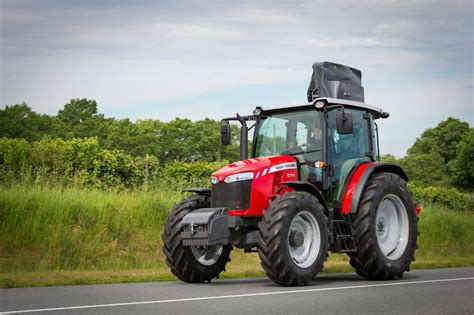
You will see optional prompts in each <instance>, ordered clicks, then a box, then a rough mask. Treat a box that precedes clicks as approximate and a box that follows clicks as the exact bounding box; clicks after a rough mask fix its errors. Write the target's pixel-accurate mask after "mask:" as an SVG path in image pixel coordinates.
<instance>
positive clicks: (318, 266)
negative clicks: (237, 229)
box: [258, 192, 329, 286]
mask: <svg viewBox="0 0 474 315" xmlns="http://www.w3.org/2000/svg"><path fill="white" fill-rule="evenodd" d="M259 228H260V234H259V237H258V245H259V246H258V255H259V256H260V260H261V263H262V267H263V269H264V270H265V271H266V273H267V276H268V277H269V278H270V279H271V280H273V281H274V282H275V283H277V284H280V285H283V286H300V285H307V284H308V282H309V281H310V280H312V279H314V278H315V277H316V275H317V274H318V273H319V272H320V271H321V270H322V269H323V264H324V262H325V261H326V259H327V251H328V247H329V237H328V235H329V231H328V220H327V217H326V215H325V214H324V208H323V206H322V205H321V203H320V202H319V201H318V199H317V198H316V197H314V196H313V195H311V194H309V193H307V192H289V193H286V194H285V195H283V196H282V197H277V199H275V201H273V202H272V203H271V205H270V208H269V209H267V210H265V211H264V212H263V218H262V220H261V221H260V223H259Z"/></svg>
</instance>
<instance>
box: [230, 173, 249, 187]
mask: <svg viewBox="0 0 474 315" xmlns="http://www.w3.org/2000/svg"><path fill="white" fill-rule="evenodd" d="M252 178H253V172H246V173H240V174H234V175H229V176H227V177H226V178H225V179H224V182H226V183H228V184H229V183H233V182H240V181H242V180H250V179H252Z"/></svg>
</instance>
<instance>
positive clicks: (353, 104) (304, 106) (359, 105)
mask: <svg viewBox="0 0 474 315" xmlns="http://www.w3.org/2000/svg"><path fill="white" fill-rule="evenodd" d="M317 101H325V102H327V103H328V104H341V105H344V106H348V107H353V108H362V109H366V110H369V111H372V112H374V113H378V114H382V113H383V110H382V109H381V108H380V107H377V106H373V105H369V104H365V103H361V102H356V101H350V100H344V99H338V98H330V97H320V98H317V99H315V100H314V101H312V102H311V103H303V104H297V105H290V106H285V107H266V106H258V107H260V108H261V109H262V111H263V112H267V113H268V114H270V113H281V112H287V111H292V110H294V109H299V108H300V109H302V110H303V109H307V108H311V107H313V108H314V104H315V103H316V102H317Z"/></svg>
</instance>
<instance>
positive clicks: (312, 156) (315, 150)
mask: <svg viewBox="0 0 474 315" xmlns="http://www.w3.org/2000/svg"><path fill="white" fill-rule="evenodd" d="M322 148H323V136H322V129H321V123H320V120H319V119H315V120H314V121H313V122H312V125H311V137H310V138H309V139H308V143H307V145H306V150H305V151H306V152H308V153H305V154H304V155H303V159H304V160H306V161H307V162H309V163H310V164H309V165H307V166H306V167H304V168H302V177H303V178H306V180H307V181H308V182H311V183H316V182H320V181H322V170H321V169H320V168H316V167H314V163H315V162H316V161H320V160H322Z"/></svg>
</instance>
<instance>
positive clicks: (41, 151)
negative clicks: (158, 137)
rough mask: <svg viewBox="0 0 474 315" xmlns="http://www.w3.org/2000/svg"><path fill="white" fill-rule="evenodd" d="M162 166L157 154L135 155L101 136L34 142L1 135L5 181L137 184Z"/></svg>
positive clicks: (1, 168)
mask: <svg viewBox="0 0 474 315" xmlns="http://www.w3.org/2000/svg"><path fill="white" fill-rule="evenodd" d="M158 167H159V164H158V160H157V159H156V158H155V157H153V156H148V155H146V156H145V157H133V156H131V155H129V154H127V153H126V152H124V151H122V150H106V149H102V148H101V147H100V146H99V143H98V140H97V138H86V139H72V140H62V139H50V138H43V139H42V140H40V141H35V142H31V143H28V142H26V141H25V140H17V139H0V175H1V179H2V181H3V182H4V183H7V182H14V181H18V182H38V183H61V184H66V185H73V186H79V187H96V188H110V187H114V188H123V187H137V186H141V185H143V184H145V183H146V182H147V181H150V180H152V179H153V178H154V177H155V176H156V174H157V173H158Z"/></svg>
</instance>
